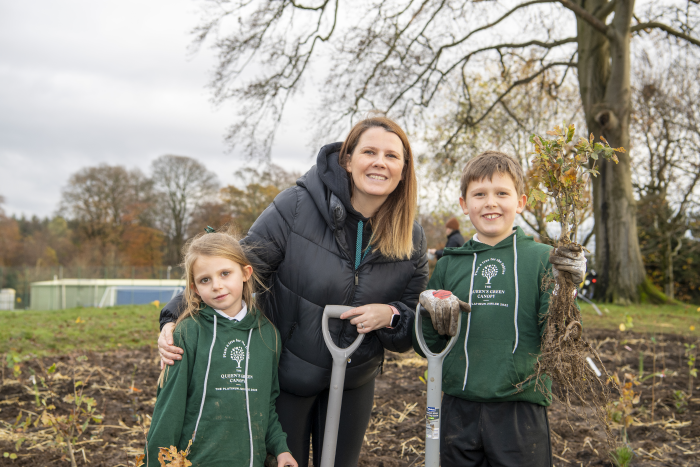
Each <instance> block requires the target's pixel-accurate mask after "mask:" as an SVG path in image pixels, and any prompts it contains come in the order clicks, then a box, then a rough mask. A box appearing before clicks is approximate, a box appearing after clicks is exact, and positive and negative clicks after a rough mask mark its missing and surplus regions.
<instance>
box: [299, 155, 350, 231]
mask: <svg viewBox="0 0 700 467" xmlns="http://www.w3.org/2000/svg"><path fill="white" fill-rule="evenodd" d="M342 144H343V143H331V144H326V145H325V146H323V147H322V148H321V150H320V151H319V152H318V157H316V165H315V166H313V167H311V169H310V170H309V171H308V172H306V173H305V174H304V175H302V176H301V177H300V178H299V180H297V185H299V186H301V187H304V188H306V190H307V191H308V192H309V194H310V195H311V198H312V199H313V200H314V203H315V204H316V207H317V208H318V210H319V211H320V212H321V215H322V216H323V218H324V219H325V220H326V223H327V224H328V225H329V226H330V227H331V229H333V230H336V229H338V228H342V226H343V225H344V224H345V219H346V217H347V212H348V211H350V212H352V213H353V214H355V215H358V216H360V214H359V213H357V212H356V211H355V210H354V209H353V207H352V204H351V203H350V183H349V181H348V173H347V171H346V170H345V169H344V168H342V167H341V166H340V164H339V163H338V155H339V154H340V147H341V146H342Z"/></svg>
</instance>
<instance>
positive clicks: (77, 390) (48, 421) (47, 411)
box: [37, 357, 102, 467]
mask: <svg viewBox="0 0 700 467" xmlns="http://www.w3.org/2000/svg"><path fill="white" fill-rule="evenodd" d="M76 360H77V361H78V362H82V361H84V360H87V358H86V357H78V358H77V359H76ZM75 366H76V363H75V362H74V361H73V362H72V365H71V370H72V372H73V378H72V383H73V393H72V394H68V395H66V396H64V397H63V399H62V401H63V402H64V403H66V404H67V405H68V413H67V414H58V413H56V406H55V405H54V404H53V403H52V402H54V401H57V399H58V394H57V393H56V392H55V391H54V390H53V388H52V380H53V375H54V373H55V372H56V364H53V365H51V367H49V368H47V369H46V377H44V376H40V377H39V381H40V382H41V385H42V387H43V388H44V389H46V392H44V393H42V395H41V405H42V406H43V411H42V412H41V415H40V416H39V419H38V420H37V423H40V424H41V425H42V426H44V427H46V428H49V430H50V433H51V434H52V444H53V445H54V446H56V447H59V448H65V449H66V451H67V453H68V457H69V459H70V463H71V466H72V467H77V464H76V462H75V444H76V442H78V439H79V438H80V437H81V435H83V434H84V433H85V432H86V431H87V430H88V428H89V427H90V426H91V425H93V424H96V423H102V415H100V414H98V413H97V412H96V402H95V399H94V398H92V397H87V396H85V395H84V394H83V390H84V389H85V387H86V385H87V383H88V380H89V379H90V376H92V372H91V373H90V374H89V375H88V377H87V378H86V379H85V380H84V381H76V379H75Z"/></svg>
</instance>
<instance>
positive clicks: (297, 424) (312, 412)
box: [277, 379, 374, 467]
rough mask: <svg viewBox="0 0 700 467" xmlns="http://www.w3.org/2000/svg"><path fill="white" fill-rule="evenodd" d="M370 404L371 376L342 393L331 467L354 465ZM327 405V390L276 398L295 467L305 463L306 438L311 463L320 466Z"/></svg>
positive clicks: (305, 466)
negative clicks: (301, 395)
mask: <svg viewBox="0 0 700 467" xmlns="http://www.w3.org/2000/svg"><path fill="white" fill-rule="evenodd" d="M373 405H374V379H373V380H372V381H370V382H369V383H367V384H365V385H364V386H360V387H359V388H357V389H350V390H346V391H345V392H344V393H343V404H342V406H341V409H340V427H339V428H338V443H337V448H336V451H335V467H357V462H358V461H359V459H360V450H361V449H362V443H363V441H364V438H365V431H367V425H368V424H369V418H370V415H371V414H372V406H373ZM327 407H328V390H327V389H326V390H325V391H323V392H322V393H320V394H318V395H317V396H313V397H299V396H295V395H293V394H289V393H287V392H284V391H280V395H279V396H278V397H277V415H278V416H279V419H280V423H281V424H282V429H283V430H284V432H285V433H287V445H288V446H289V449H290V450H291V451H292V456H294V459H296V461H297V462H298V463H299V467H307V466H308V465H309V437H311V439H312V441H313V454H314V466H316V467H318V466H319V465H321V447H322V446H323V430H324V428H325V425H326V408H327Z"/></svg>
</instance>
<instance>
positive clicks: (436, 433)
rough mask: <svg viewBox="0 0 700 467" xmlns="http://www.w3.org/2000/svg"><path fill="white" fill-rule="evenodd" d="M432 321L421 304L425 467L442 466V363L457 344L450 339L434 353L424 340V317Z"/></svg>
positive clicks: (419, 335) (418, 325)
mask: <svg viewBox="0 0 700 467" xmlns="http://www.w3.org/2000/svg"><path fill="white" fill-rule="evenodd" d="M424 316H426V317H428V319H430V314H429V313H428V310H426V309H425V308H423V306H422V305H421V304H420V303H419V304H418V306H417V307H416V340H417V341H418V345H420V348H421V350H422V351H423V353H424V354H425V356H426V358H427V359H428V378H427V383H428V396H427V399H428V400H427V402H428V403H427V408H426V410H425V467H438V466H439V465H440V415H441V414H440V409H441V406H442V362H443V361H444V360H445V357H446V356H447V354H448V353H450V350H452V348H453V347H454V346H455V344H456V343H457V337H458V336H459V334H457V336H455V337H452V338H450V340H449V341H448V342H447V346H446V347H445V349H444V350H443V351H442V352H440V353H437V354H436V353H433V352H431V351H430V349H429V348H428V346H427V344H426V343H425V339H424V338H423V325H422V324H423V323H422V321H423V319H422V318H423V317H424ZM461 326H462V313H460V314H459V318H458V321H457V329H461Z"/></svg>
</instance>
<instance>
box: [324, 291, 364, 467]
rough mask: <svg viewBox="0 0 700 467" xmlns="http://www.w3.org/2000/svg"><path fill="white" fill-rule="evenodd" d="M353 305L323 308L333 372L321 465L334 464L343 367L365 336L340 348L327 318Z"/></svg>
mask: <svg viewBox="0 0 700 467" xmlns="http://www.w3.org/2000/svg"><path fill="white" fill-rule="evenodd" d="M353 308H354V307H351V306H343V305H326V308H325V309H324V310H323V319H322V321H321V328H322V329H323V340H324V341H326V347H328V350H329V351H330V352H331V356H332V357H333V372H332V373H331V387H330V389H329V395H328V409H327V411H326V428H325V431H324V432H323V448H322V451H321V467H333V464H335V448H336V445H337V443H338V426H339V423H340V407H341V405H342V403H343V384H344V383H345V367H346V366H347V364H348V358H350V356H351V355H352V354H353V353H354V352H355V350H357V348H358V347H359V346H360V344H361V343H362V340H363V339H364V338H365V335H364V334H360V335H358V336H357V339H355V342H353V343H352V344H351V345H350V347H347V348H345V349H341V348H340V347H338V346H337V345H335V343H334V342H333V339H331V333H330V331H329V330H328V320H329V319H330V318H340V315H342V314H343V313H345V312H346V311H348V310H352V309H353Z"/></svg>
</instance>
